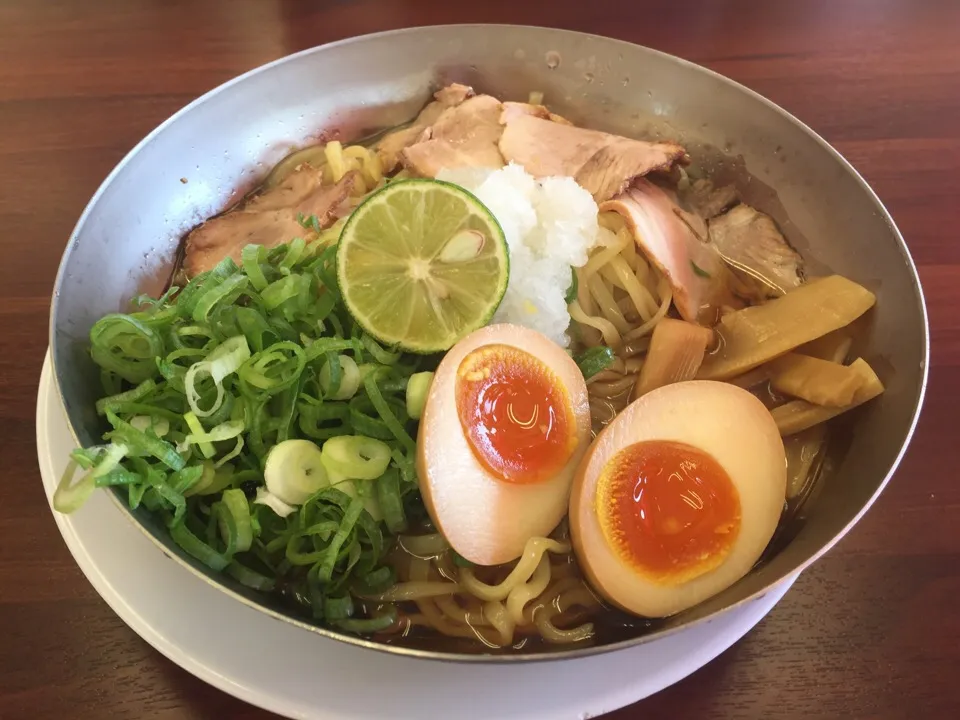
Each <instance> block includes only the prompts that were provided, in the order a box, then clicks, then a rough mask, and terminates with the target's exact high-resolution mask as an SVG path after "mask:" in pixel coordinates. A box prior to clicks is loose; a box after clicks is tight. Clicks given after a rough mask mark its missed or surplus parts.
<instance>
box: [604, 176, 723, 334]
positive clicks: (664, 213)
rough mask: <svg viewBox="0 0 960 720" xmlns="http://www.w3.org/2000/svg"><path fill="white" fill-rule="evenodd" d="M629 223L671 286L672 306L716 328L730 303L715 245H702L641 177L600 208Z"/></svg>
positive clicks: (667, 201) (684, 315)
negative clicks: (718, 320) (723, 308)
mask: <svg viewBox="0 0 960 720" xmlns="http://www.w3.org/2000/svg"><path fill="white" fill-rule="evenodd" d="M608 210H612V211H614V212H617V213H619V214H620V215H622V216H623V218H624V220H626V223H627V227H628V229H629V230H630V232H631V233H632V234H633V237H634V239H635V240H636V243H637V246H638V247H639V248H640V249H641V250H642V251H643V253H644V255H645V256H646V257H647V258H648V259H649V260H650V262H651V263H652V264H653V265H655V266H656V267H657V269H658V270H660V272H661V273H662V274H663V276H664V277H665V278H666V279H667V281H668V282H669V283H670V287H671V288H672V289H673V304H674V305H675V306H676V308H677V311H678V312H679V313H680V316H681V317H682V318H683V319H684V320H688V321H690V322H702V323H705V324H713V323H714V322H716V320H717V317H718V313H719V309H720V306H721V305H722V304H725V303H726V302H727V297H726V288H727V273H728V272H729V271H728V270H727V268H726V266H725V265H724V263H723V259H722V258H721V257H720V253H718V252H717V250H716V248H714V247H713V246H711V245H709V244H707V243H704V242H701V241H700V240H699V239H698V238H697V236H696V234H695V233H694V231H693V230H692V229H691V227H690V225H688V224H687V223H686V222H684V220H683V219H682V218H681V216H680V213H679V212H678V211H679V210H680V208H679V207H678V206H677V204H676V203H675V202H674V201H673V200H672V199H671V198H670V196H669V195H668V194H667V193H666V192H664V191H663V190H662V189H660V188H659V187H657V186H656V185H654V184H653V183H651V182H649V181H648V180H643V179H639V180H636V181H635V182H634V184H633V185H632V186H631V187H629V188H628V189H627V190H626V191H625V192H623V193H622V194H620V195H618V196H617V197H615V198H614V199H612V200H608V201H607V202H605V203H603V204H601V205H600V211H601V212H603V211H608Z"/></svg>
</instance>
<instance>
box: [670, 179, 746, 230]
mask: <svg viewBox="0 0 960 720" xmlns="http://www.w3.org/2000/svg"><path fill="white" fill-rule="evenodd" d="M680 196H681V199H682V200H683V203H684V205H686V206H687V209H688V210H690V212H692V213H696V214H697V215H699V216H700V217H702V218H703V219H704V220H709V219H710V218H713V217H716V216H717V215H719V214H720V213H722V212H723V211H724V210H726V209H727V208H729V207H730V206H732V205H736V204H737V203H738V202H739V201H740V195H739V193H737V188H736V187H735V186H734V185H721V186H720V187H717V186H716V185H714V184H713V181H712V180H705V179H700V180H695V181H693V182H692V183H691V184H690V186H689V187H688V188H687V189H686V190H685V191H684V192H682V193H681V194H680Z"/></svg>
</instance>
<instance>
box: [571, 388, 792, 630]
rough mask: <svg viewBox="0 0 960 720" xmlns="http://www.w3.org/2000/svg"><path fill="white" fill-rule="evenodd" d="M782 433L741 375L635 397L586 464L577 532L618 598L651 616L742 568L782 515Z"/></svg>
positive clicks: (580, 546) (612, 597)
mask: <svg viewBox="0 0 960 720" xmlns="http://www.w3.org/2000/svg"><path fill="white" fill-rule="evenodd" d="M786 482H787V466H786V458H785V455H784V450H783V442H782V440H781V439H780V433H779V432H778V430H777V425H776V423H775V422H774V420H773V417H772V416H771V415H770V412H769V411H768V410H767V409H766V407H764V405H763V403H762V402H760V400H758V399H757V398H756V397H754V396H753V395H752V394H751V393H749V392H748V391H746V390H744V389H742V388H739V387H737V386H735V385H730V384H727V383H720V382H711V381H690V382H681V383H676V384H674V385H667V386H664V387H662V388H659V389H657V390H654V391H652V392H650V393H648V394H646V395H644V396H643V397H641V398H640V399H638V400H636V401H634V402H633V403H631V404H630V405H629V406H628V407H627V408H626V409H625V410H624V411H623V412H622V413H620V415H618V416H617V417H616V418H615V419H614V420H613V422H612V423H610V425H608V426H607V427H606V428H605V429H604V430H603V431H602V432H601V433H600V435H599V436H598V437H597V439H596V440H595V441H594V444H593V445H592V446H591V448H590V450H589V452H588V453H587V455H586V456H585V457H584V459H583V461H582V462H581V464H580V467H579V468H578V471H577V477H576V480H575V481H574V486H573V491H572V494H571V499H570V532H571V535H572V538H573V545H574V549H575V551H576V554H577V559H578V560H579V562H580V567H581V568H582V569H583V571H584V573H585V574H586V576H587V578H588V580H589V581H590V583H591V585H592V586H593V587H594V589H595V590H597V591H598V592H599V593H600V594H601V595H603V596H604V597H605V598H606V599H607V600H609V601H610V602H611V603H613V604H614V605H616V606H618V607H620V608H622V609H623V610H626V611H627V612H630V613H633V614H635V615H641V616H644V617H665V616H667V615H673V614H674V613H677V612H680V611H681V610H685V609H687V608H689V607H692V606H694V605H696V604H698V603H700V602H702V601H703V600H705V599H707V598H708V597H710V596H712V595H715V594H717V593H719V592H720V591H721V590H723V589H725V588H727V587H729V586H730V585H732V584H733V583H735V582H736V581H737V580H739V579H740V578H741V577H743V576H744V575H745V574H746V573H747V572H748V571H749V570H750V568H751V567H753V565H754V564H755V563H756V562H757V560H758V559H759V558H760V555H761V554H762V553H763V550H764V548H765V547H766V546H767V543H769V542H770V538H771V537H772V536H773V532H774V530H775V529H776V527H777V523H778V522H779V520H780V514H781V512H782V511H783V506H784V498H785V495H786Z"/></svg>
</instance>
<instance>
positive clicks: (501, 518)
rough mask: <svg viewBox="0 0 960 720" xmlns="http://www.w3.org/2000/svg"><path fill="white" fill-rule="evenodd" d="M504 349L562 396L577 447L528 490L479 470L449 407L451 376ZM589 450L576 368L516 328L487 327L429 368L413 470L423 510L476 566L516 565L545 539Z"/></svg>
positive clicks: (583, 391) (537, 336)
mask: <svg viewBox="0 0 960 720" xmlns="http://www.w3.org/2000/svg"><path fill="white" fill-rule="evenodd" d="M492 344H501V345H510V346H513V347H516V348H519V349H520V350H523V351H524V352H527V353H529V354H531V355H533V356H534V357H536V358H537V359H538V360H540V362H542V363H543V364H544V365H546V366H547V367H548V368H549V369H550V370H551V371H552V372H553V373H554V375H556V377H557V379H558V380H559V381H560V382H561V383H562V384H563V386H564V387H565V388H566V392H567V398H568V400H569V402H570V406H571V409H572V410H573V415H574V418H575V420H576V423H575V426H574V427H573V428H571V430H572V431H573V432H575V433H576V437H577V446H576V449H575V450H574V452H573V454H572V455H571V457H570V459H569V460H568V461H567V464H566V465H565V466H564V467H563V468H562V469H561V470H560V471H559V472H558V473H557V474H556V475H555V476H554V477H553V478H551V479H549V480H545V481H543V482H539V483H533V484H521V483H509V482H504V481H502V480H498V479H496V478H495V477H494V476H492V475H491V474H490V472H489V471H488V470H487V469H486V468H485V467H483V465H481V464H480V461H479V460H477V458H476V456H475V455H474V452H473V450H472V448H471V446H470V444H469V441H468V440H467V437H466V435H465V434H464V432H463V428H462V426H461V424H460V416H459V415H458V413H457V405H456V380H457V369H458V368H459V367H460V363H461V361H462V360H463V359H464V358H465V357H466V356H467V355H468V354H469V353H471V352H472V351H474V350H476V349H477V348H479V347H482V346H484V345H492ZM589 443H590V404H589V400H588V397H587V386H586V383H585V382H584V379H583V375H582V374H581V372H580V368H578V367H577V364H576V363H575V362H574V361H573V359H572V358H571V357H570V356H569V355H568V354H567V353H566V351H564V350H563V348H561V347H560V346H559V345H557V344H556V343H554V342H552V341H551V340H550V339H549V338H547V337H546V336H545V335H542V334H541V333H539V332H537V331H535V330H530V329H528V328H524V327H521V326H519V325H509V324H501V325H490V326H488V327H485V328H481V329H480V330H477V331H475V332H473V333H471V334H470V335H468V336H467V337H465V338H464V339H462V340H461V341H460V342H459V343H457V344H456V345H455V346H454V347H453V348H452V349H451V350H450V351H449V352H448V353H447V354H446V355H445V356H444V358H443V360H442V361H441V363H440V366H439V367H438V368H437V372H436V375H435V376H434V379H433V383H432V384H431V386H430V393H429V395H428V396H427V402H426V405H425V406H424V410H423V416H422V417H421V419H420V429H419V436H418V438H417V446H418V447H417V469H418V474H419V478H420V490H421V493H422V495H423V499H424V504H425V505H426V507H427V511H428V512H429V514H430V517H431V519H432V520H433V522H434V524H435V525H436V526H437V529H438V530H440V532H441V533H443V535H444V537H445V538H446V539H447V541H448V542H449V543H450V545H451V547H453V549H454V550H456V551H457V553H459V554H460V555H462V556H463V557H464V558H466V559H467V560H469V561H471V562H473V563H476V564H478V565H498V564H500V563H505V562H509V561H511V560H515V559H516V558H518V557H520V555H521V553H522V552H523V548H524V545H525V544H526V542H527V540H529V539H530V538H531V537H541V536H545V535H548V534H549V533H550V532H551V531H552V530H553V529H554V528H555V527H556V526H557V524H558V523H559V522H560V520H562V519H563V516H564V515H565V514H566V513H567V508H568V506H569V501H570V487H571V485H572V483H573V476H574V473H575V472H576V469H577V466H578V464H579V463H580V460H581V459H582V457H583V455H584V453H585V452H586V450H587V447H588V446H589Z"/></svg>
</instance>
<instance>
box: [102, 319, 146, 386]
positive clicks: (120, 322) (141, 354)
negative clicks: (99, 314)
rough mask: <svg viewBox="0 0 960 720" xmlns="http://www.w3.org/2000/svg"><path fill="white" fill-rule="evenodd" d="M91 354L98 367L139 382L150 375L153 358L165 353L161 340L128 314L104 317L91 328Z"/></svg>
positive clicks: (133, 381)
mask: <svg viewBox="0 0 960 720" xmlns="http://www.w3.org/2000/svg"><path fill="white" fill-rule="evenodd" d="M90 354H91V356H92V357H93V361H94V362H95V363H97V365H99V366H100V367H101V368H104V369H106V370H110V371H112V372H114V373H116V374H117V375H119V376H120V377H122V378H123V379H124V380H127V381H128V382H132V383H142V382H143V381H144V380H148V379H149V378H150V377H151V376H152V375H153V372H154V368H155V362H156V359H157V358H159V357H162V356H163V354H164V348H163V340H162V339H161V337H160V335H159V334H158V333H157V332H156V330H154V329H152V328H150V327H149V326H147V325H146V324H145V323H143V322H141V321H140V320H137V319H136V318H134V317H132V316H130V315H120V314H113V315H107V316H105V317H103V318H101V319H100V320H98V321H97V322H96V323H95V324H94V326H93V327H92V328H91V329H90Z"/></svg>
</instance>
